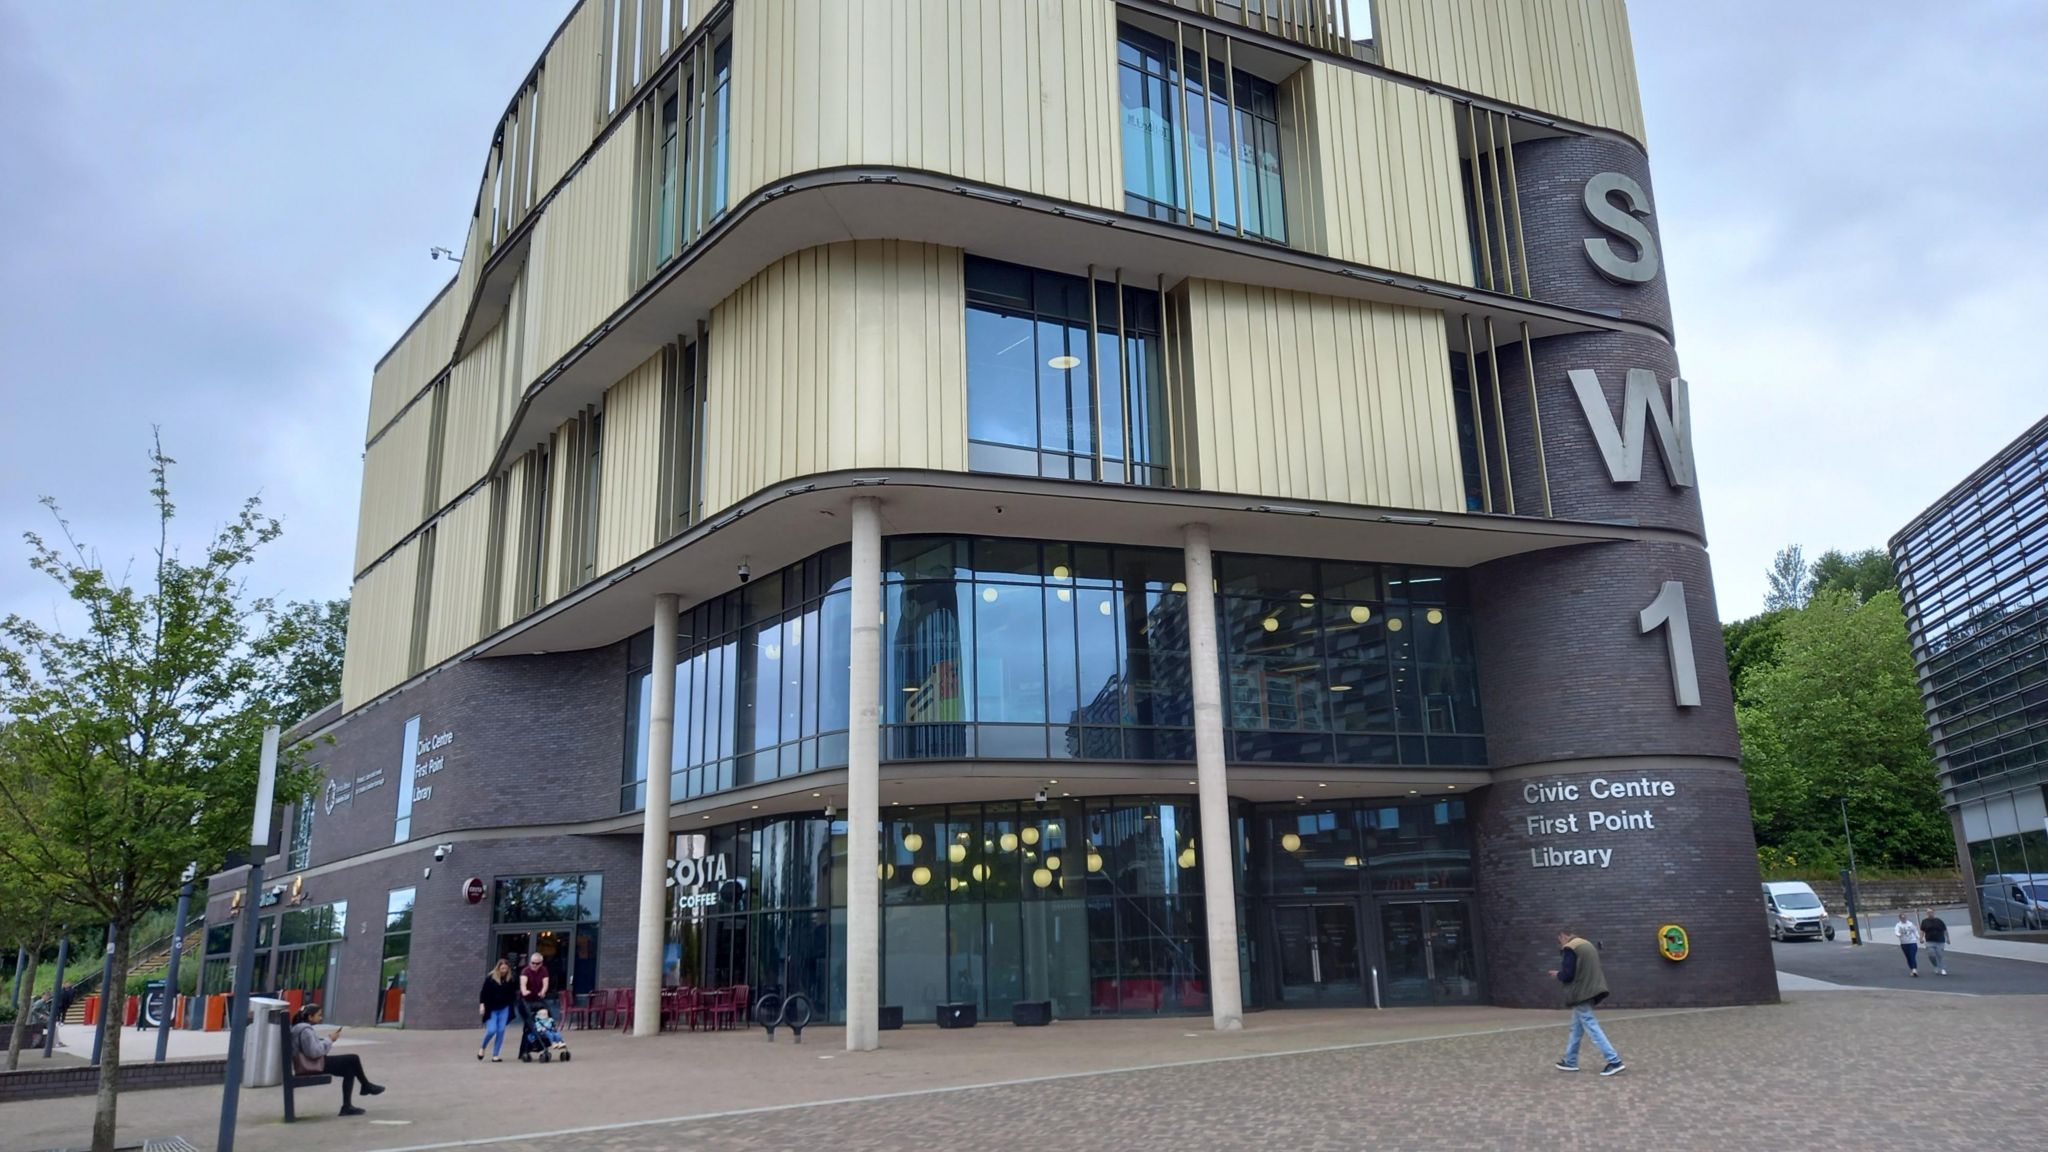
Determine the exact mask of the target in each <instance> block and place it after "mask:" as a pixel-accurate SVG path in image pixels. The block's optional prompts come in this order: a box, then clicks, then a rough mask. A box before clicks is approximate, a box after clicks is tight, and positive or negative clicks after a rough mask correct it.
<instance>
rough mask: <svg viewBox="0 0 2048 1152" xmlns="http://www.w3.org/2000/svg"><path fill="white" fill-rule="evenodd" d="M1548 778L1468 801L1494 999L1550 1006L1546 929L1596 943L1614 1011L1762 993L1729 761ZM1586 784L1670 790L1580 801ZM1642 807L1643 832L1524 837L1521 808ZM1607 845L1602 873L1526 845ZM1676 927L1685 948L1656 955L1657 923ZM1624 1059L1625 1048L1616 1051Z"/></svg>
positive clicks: (1736, 771) (1769, 983) (1697, 760)
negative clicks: (1562, 790)
mask: <svg viewBox="0 0 2048 1152" xmlns="http://www.w3.org/2000/svg"><path fill="white" fill-rule="evenodd" d="M1557 768H1558V771H1556V772H1555V773H1544V774H1540V775H1532V776H1527V777H1524V778H1520V779H1510V780H1503V781H1500V782H1498V783H1495V784H1493V785H1492V786H1490V787H1488V788H1486V789H1484V790H1483V791H1482V792H1480V793H1479V795H1478V796H1477V797H1476V800H1475V803H1474V806H1473V818H1474V820H1475V822H1476V826H1475V830H1476V832H1477V835H1476V837H1475V840H1476V843H1477V869H1476V871H1477V882H1478V886H1479V894H1480V901H1479V907H1480V917H1481V920H1482V923H1483V926H1484V929H1485V931H1484V932H1483V934H1482V939H1484V940H1485V942H1486V949H1487V961H1488V964H1487V971H1488V975H1489V979H1490V985H1491V991H1492V996H1493V1001H1494V1003H1496V1004H1502V1005H1508V1006H1511V1007H1520V1008H1541V1007H1553V1006H1562V1004H1563V998H1562V996H1561V995H1560V992H1559V986H1558V984H1557V982H1556V981H1555V980H1554V979H1552V978H1551V977H1550V976H1549V975H1548V971H1549V970H1550V969H1552V968H1555V967H1557V960H1558V947H1557V933H1558V932H1559V930H1561V929H1564V930H1569V931H1572V932H1574V933H1576V934H1578V935H1580V936H1584V937H1585V938H1586V939H1588V940H1592V941H1595V942H1596V943H1599V944H1600V945H1601V946H1602V947H1601V953H1600V955H1601V965H1602V967H1603V969H1604V970H1605V972H1606V974H1607V983H1608V987H1609V988H1610V989H1611V990H1612V992H1613V996H1612V998H1611V999H1610V1000H1609V1001H1608V1004H1610V1005H1611V1006H1613V1007H1617V1008H1646V1007H1668V1006H1680V1005H1703V1004H1754V1003H1768V1002H1771V1001H1775V1000H1776V999H1777V995H1778V985H1777V978H1776V975H1775V973H1774V971H1773V968H1774V966H1773V964H1772V960H1771V947H1770V938H1769V936H1768V934H1767V933H1766V932H1765V930H1764V923H1763V916H1762V910H1763V905H1762V902H1761V899H1760V897H1759V895H1758V893H1759V888H1758V883H1759V878H1758V874H1757V865H1756V838H1755V835H1754V832H1753V830H1752V828H1751V826H1750V822H1749V794H1748V791H1747V789H1746V788H1745V787H1744V785H1743V779H1742V770H1741V768H1740V767H1739V766H1738V765H1737V764H1736V763H1735V762H1734V761H1731V760H1715V759H1709V758H1701V757H1643V758H1631V759H1621V760H1612V761H1604V762H1597V761H1596V762H1591V763H1585V762H1581V763H1575V764H1570V765H1563V764H1560V765H1557ZM1595 778H1603V779H1607V780H1610V781H1612V780H1638V779H1643V778H1649V779H1653V780H1666V781H1670V782H1671V783H1672V784H1673V785H1674V786H1675V787H1676V790H1677V792H1676V795H1674V796H1672V797H1669V798H1654V799H1622V800H1599V799H1593V798H1591V797H1590V795H1588V794H1587V792H1586V790H1587V789H1588V788H1589V787H1590V785H1591V782H1592V781H1593V780H1594V779H1595ZM1564 783H1569V784H1576V785H1577V786H1578V787H1579V788H1580V789H1581V798H1580V799H1579V800H1577V801H1559V802H1550V803H1533V804H1532V803H1529V802H1528V800H1527V797H1526V795H1525V793H1524V788H1525V787H1526V786H1531V785H1558V784H1564ZM1594 811H1601V812H1605V813H1608V814H1610V815H1611V814H1613V813H1616V812H1622V811H1626V812H1630V813H1637V812H1643V811H1648V812H1649V813H1650V814H1651V817H1652V819H1653V820H1654V822H1655V829H1654V830H1627V831H1602V832H1595V831H1582V832H1579V833H1577V834H1572V833H1568V832H1567V833H1554V834H1542V833H1538V834H1534V835H1532V834H1531V833H1530V830H1529V827H1528V823H1527V818H1528V817H1530V816H1531V815H1538V816H1543V817H1552V818H1555V817H1561V816H1565V815H1567V814H1575V815H1576V816H1577V818H1578V821H1579V826H1580V827H1581V828H1585V827H1586V825H1587V823H1588V820H1589V816H1590V813H1592V812H1594ZM1546 845H1548V846H1554V847H1556V848H1559V849H1573V848H1610V849H1612V850H1613V855H1612V857H1611V858H1610V863H1609V865H1608V866H1607V867H1605V868H1602V867H1598V866H1597V865H1574V866H1561V867H1544V868H1538V867H1535V866H1533V865H1532V863H1531V861H1530V857H1529V852H1530V849H1531V848H1537V849H1539V850H1540V849H1541V848H1542V847H1544V846H1546ZM1665 924H1677V925H1680V926H1681V927H1683V928H1684V929H1685V930H1686V933H1687V935H1688V936H1689V937H1690V940H1691V945H1692V953H1691V955H1690V956H1689V957H1688V958H1687V959H1685V960H1683V961H1678V962H1673V961H1670V960H1666V959H1665V958H1664V957H1663V956H1661V955H1660V954H1659V953H1658V950H1657V934H1658V929H1659V927H1660V926H1662V925H1665ZM1624 1055H1626V1053H1624Z"/></svg>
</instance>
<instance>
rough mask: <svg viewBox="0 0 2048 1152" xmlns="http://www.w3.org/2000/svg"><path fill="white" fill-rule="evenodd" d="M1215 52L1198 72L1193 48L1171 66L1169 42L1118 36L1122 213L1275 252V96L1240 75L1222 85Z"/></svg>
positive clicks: (1280, 204)
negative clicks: (1241, 237) (1265, 244)
mask: <svg viewBox="0 0 2048 1152" xmlns="http://www.w3.org/2000/svg"><path fill="white" fill-rule="evenodd" d="M1221 43H1222V42H1221V40H1218V39H1212V40H1211V41H1210V44H1211V54H1210V55H1209V57H1208V59H1207V61H1206V63H1205V61H1204V59H1203V55H1202V53H1201V51H1200V50H1199V47H1196V48H1186V49H1184V51H1183V52H1182V56H1181V61H1182V62H1181V65H1180V66H1179V67H1176V66H1175V64H1174V46H1173V42H1172V41H1170V40H1167V39H1165V38H1164V37H1161V36H1155V35H1153V34H1151V33H1149V32H1144V31H1140V30H1139V29H1137V28H1133V27H1131V26H1129V25H1122V26H1119V27H1118V29H1117V65H1118V66H1117V84H1118V100H1119V104H1120V105H1121V108H1122V113H1123V152H1124V208H1125V210H1126V211H1129V212H1134V213H1137V214H1139V215H1143V216H1150V217H1153V218H1154V219H1158V220H1171V221H1174V222H1177V223H1183V224H1185V223H1194V224H1196V225H1198V226H1200V227H1204V228H1210V227H1213V228H1218V229H1222V230H1225V231H1231V232H1236V231H1239V230H1240V228H1241V229H1242V231H1243V233H1244V234H1245V235H1247V236H1257V237H1261V238H1264V239H1267V240H1271V241H1273V242H1275V243H1279V244H1284V243H1286V242H1287V219H1286V216H1287V214H1286V203H1285V197H1284V195H1283V191H1282V180H1281V175H1280V99H1279V91H1278V89H1277V88H1276V87H1275V86H1274V85H1273V83H1272V82H1271V81H1269V80H1265V79H1262V78H1260V77H1258V76H1254V75H1252V74H1251V73H1249V72H1245V71H1243V70H1242V69H1239V70H1237V71H1233V72H1230V73H1229V74H1228V76H1226V75H1225V69H1224V66H1223V65H1224V61H1223V58H1222V56H1221V53H1220V46H1221ZM1183 79H1185V82H1186V102H1185V104H1183V101H1182V92H1181V84H1182V81H1183ZM1233 94H1234V97H1235V104H1236V117H1237V118H1236V121H1235V123H1233V122H1232V120H1231V108H1232V97H1233ZM1184 161H1185V163H1186V164H1187V169H1186V170H1185V171H1183V168H1182V165H1183V162H1184ZM1190 197H1192V198H1193V199H1192V205H1193V208H1192V220H1190V199H1189V198H1190Z"/></svg>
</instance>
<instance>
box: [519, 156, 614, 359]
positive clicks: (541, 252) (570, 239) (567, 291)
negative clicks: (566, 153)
mask: <svg viewBox="0 0 2048 1152" xmlns="http://www.w3.org/2000/svg"><path fill="white" fill-rule="evenodd" d="M638 138H639V136H638V134H637V133H636V132H634V131H631V130H624V131H619V132H614V133H612V135H611V137H610V138H608V139H607V140H606V141H605V142H604V145H603V146H602V147H600V148H599V149H598V150H597V151H596V153H594V154H593V155H592V156H591V158H590V163H589V164H588V165H586V166H585V167H584V169H583V170H582V171H581V172H579V173H577V175H576V178H575V179H574V180H571V181H570V182H569V183H568V185H567V186H565V187H564V188H563V189H562V191H561V193H560V194H559V195H557V196H556V197H555V199H554V202H553V203H551V204H549V205H548V208H547V211H546V212H545V213H544V214H543V215H542V216H541V219H540V222H539V223H538V224H537V225H535V232H534V239H533V255H532V256H531V257H529V260H530V263H529V264H528V265H527V292H528V294H529V299H528V300H527V302H526V313H527V321H528V323H527V332H528V336H529V339H528V347H527V354H526V358H525V370H526V371H527V372H535V371H539V370H541V369H543V368H545V367H546V366H548V365H551V364H553V363H554V362H555V361H556V360H558V359H560V358H561V356H562V355H563V353H565V352H567V351H569V349H570V348H572V347H574V346H575V345H576V343H577V342H578V341H580V340H582V339H583V338H585V337H586V336H588V335H589V334H590V332H591V330H592V329H593V328H596V327H597V326H598V325H599V324H601V323H603V322H604V319H605V317H607V316H609V315H611V314H612V312H613V311H614V310H615V309H617V308H618V306H619V305H621V304H623V303H625V301H626V290H627V286H626V277H627V269H628V265H629V264H630V263H631V260H632V254H633V252H632V248H633V142H634V141H635V140H637V139H638ZM527 383H528V381H526V380H521V381H520V385H521V387H522V388H523V387H524V386H525V385H526V384H527Z"/></svg>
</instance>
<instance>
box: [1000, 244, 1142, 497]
mask: <svg viewBox="0 0 2048 1152" xmlns="http://www.w3.org/2000/svg"><path fill="white" fill-rule="evenodd" d="M966 277H967V438H968V465H969V467H971V468H973V469H974V470H975V471H978V472H1004V473H1010V474H1015V475H1024V476H1052V477H1057V478H1059V479H1062V480H1106V481H1109V482H1111V483H1119V484H1121V483H1133V484H1148V485H1164V484H1165V483H1166V482H1167V472H1166V465H1167V450H1166V443H1165V440H1166V416H1165V380H1164V372H1163V369H1162V361H1161V347H1160V336H1159V332H1160V328H1159V323H1160V321H1159V294H1158V293H1157V292H1153V291H1148V290H1146V289H1141V288H1134V287H1129V286H1126V287H1125V288H1124V290H1123V293H1122V295H1121V296H1119V295H1118V293H1117V286H1116V282H1115V281H1114V280H1105V279H1097V280H1096V281H1095V298H1094V300H1093V302H1092V304H1093V307H1092V309H1091V301H1090V300H1089V295H1088V281H1087V280H1086V279H1085V278H1083V277H1079V276H1067V275H1062V274H1060V273H1056V272H1041V271H1037V270H1034V269H1031V268H1024V267H1021V266H1019V265H1016V264H1005V263H1002V262H1000V261H996V260H986V259H982V258H981V257H977V256H969V257H967V263H966ZM1091 327H1092V329H1093V331H1094V332H1095V336H1094V339H1093V340H1092V341H1091V340H1090V338H1089V332H1090V330H1091ZM1098 465H1099V468H1098Z"/></svg>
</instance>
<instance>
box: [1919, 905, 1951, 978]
mask: <svg viewBox="0 0 2048 1152" xmlns="http://www.w3.org/2000/svg"><path fill="white" fill-rule="evenodd" d="M1926 912H1927V918H1926V919H1924V920H1922V921H1920V939H1921V941H1922V942H1923V943H1925V944H1926V945H1927V962H1928V963H1929V964H1932V965H1934V974H1935V975H1937V976H1946V975H1948V921H1946V920H1943V919H1942V918H1941V917H1939V916H1936V915H1935V914H1934V909H1932V908H1929V909H1926Z"/></svg>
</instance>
